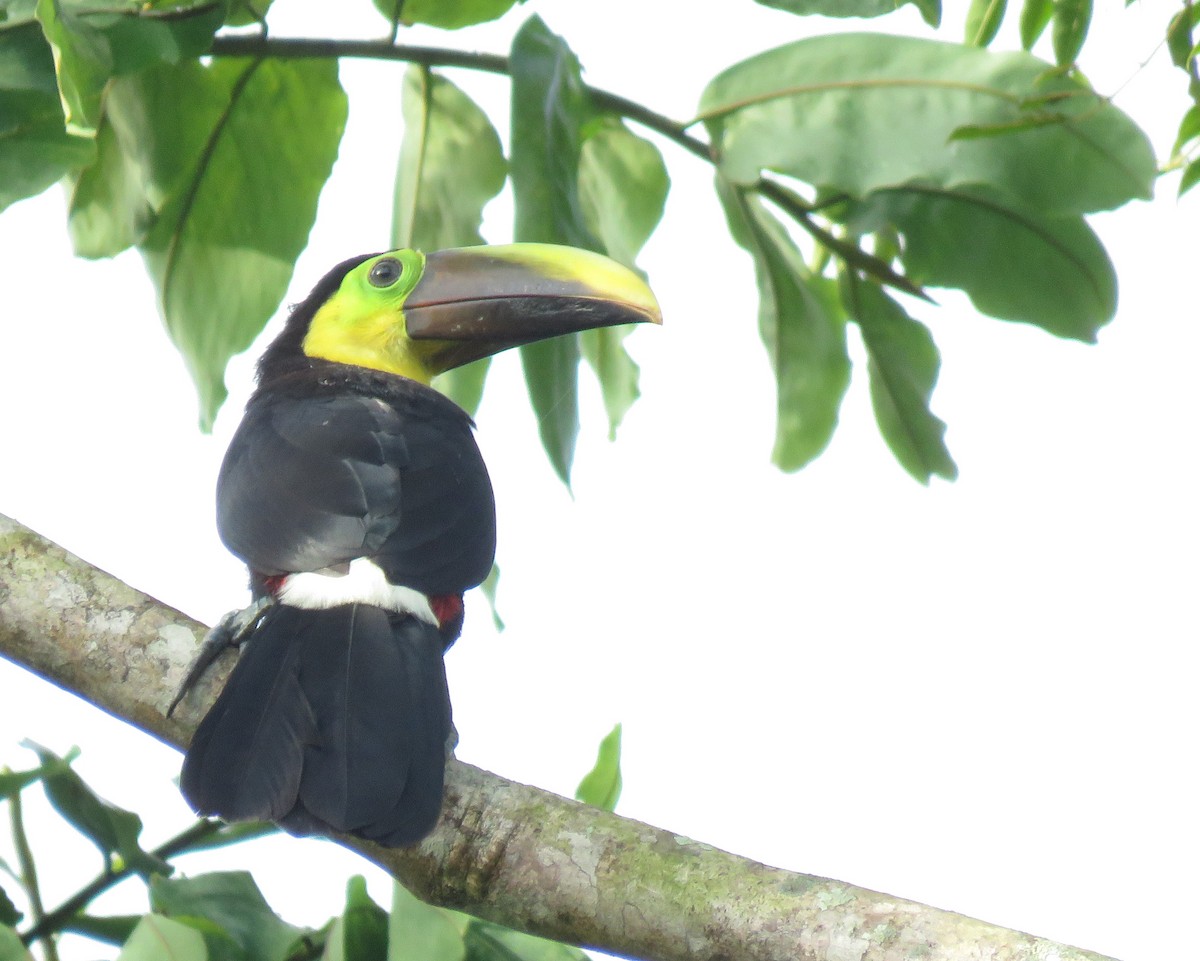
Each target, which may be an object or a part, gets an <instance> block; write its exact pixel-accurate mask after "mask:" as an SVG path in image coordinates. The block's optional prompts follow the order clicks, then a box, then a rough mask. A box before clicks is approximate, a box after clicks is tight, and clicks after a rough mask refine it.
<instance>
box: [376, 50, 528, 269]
mask: <svg viewBox="0 0 1200 961" xmlns="http://www.w3.org/2000/svg"><path fill="white" fill-rule="evenodd" d="M402 105H403V113H404V142H403V144H402V145H401V148H400V163H399V167H398V169H397V171H396V200H395V215H394V217H393V221H392V241H393V246H395V247H415V248H416V249H418V250H426V251H430V250H441V249H443V248H446V247H467V246H471V245H473V244H481V243H483V237H482V236H481V235H480V233H479V226H480V224H481V223H482V221H483V208H484V207H485V206H486V205H487V203H488V201H490V200H491V199H492V198H493V197H495V196H496V194H498V193H499V192H500V189H501V188H502V187H503V186H504V181H505V179H506V177H507V176H508V165H507V163H506V162H505V160H504V152H503V150H502V149H501V146H500V137H499V136H498V135H497V133H496V131H495V128H493V127H492V124H491V121H490V120H488V118H487V114H485V113H484V112H483V111H482V110H480V109H479V107H477V106H476V105H475V103H474V101H472V100H471V98H470V97H468V96H467V95H466V94H465V93H463V92H462V91H461V90H459V89H458V87H456V86H454V84H452V83H451V82H450V81H449V80H446V79H445V78H443V77H440V76H438V75H437V74H434V73H431V72H430V71H429V69H428V68H426V67H420V66H412V67H409V69H408V72H407V73H406V74H405V76H404V91H403V96H402Z"/></svg>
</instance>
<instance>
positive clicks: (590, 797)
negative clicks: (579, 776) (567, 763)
mask: <svg viewBox="0 0 1200 961" xmlns="http://www.w3.org/2000/svg"><path fill="white" fill-rule="evenodd" d="M620 798H621V725H620V724H618V725H616V726H615V727H614V728H613V729H612V730H611V731H609V732H608V734H606V735H605V736H604V739H603V740H602V741H601V742H600V748H599V750H598V751H597V752H596V763H595V764H594V765H592V769H591V770H590V771H588V772H587V774H585V775H584V776H583V780H581V781H580V782H579V786H578V787H577V788H575V800H577V801H582V802H583V803H584V804H590V805H592V806H593V807H598V808H602V809H603V810H605V811H612V810H615V809H616V806H617V801H619V800H620Z"/></svg>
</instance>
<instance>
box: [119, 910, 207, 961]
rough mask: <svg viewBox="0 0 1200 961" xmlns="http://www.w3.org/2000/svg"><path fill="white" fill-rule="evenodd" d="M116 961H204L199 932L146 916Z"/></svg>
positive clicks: (204, 956) (156, 917)
mask: <svg viewBox="0 0 1200 961" xmlns="http://www.w3.org/2000/svg"><path fill="white" fill-rule="evenodd" d="M117 961H208V951H207V950H206V949H205V947H204V938H203V937H202V936H201V935H200V932H199V931H196V930H195V929H193V928H191V927H189V926H188V925H186V924H180V923H179V922H178V921H172V920H171V919H170V918H164V917H160V916H159V915H157V914H147V915H146V916H145V917H144V918H142V920H141V921H140V922H139V923H138V926H137V927H136V928H134V930H133V934H132V935H131V936H130V938H129V940H128V941H126V942H125V947H124V948H123V949H122V950H121V953H120V954H119V955H117Z"/></svg>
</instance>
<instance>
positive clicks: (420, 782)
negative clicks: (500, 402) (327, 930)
mask: <svg viewBox="0 0 1200 961" xmlns="http://www.w3.org/2000/svg"><path fill="white" fill-rule="evenodd" d="M269 356H270V355H269ZM287 366H289V367H290V366H291V365H287ZM273 374H274V372H273V371H272V370H271V369H270V367H268V366H266V365H264V367H263V370H262V375H261V376H262V385H261V386H260V388H259V390H258V391H257V392H256V393H255V394H254V396H253V397H252V398H251V400H250V402H249V404H248V405H247V407H246V414H245V417H244V419H243V421H242V424H241V426H240V427H239V428H238V431H237V433H236V434H235V435H234V438H233V441H232V442H231V444H230V447H229V451H228V453H227V454H226V457H225V462H224V464H223V466H222V469H221V473H220V476H219V479H218V483H217V523H218V528H219V531H220V534H221V537H222V539H223V540H224V541H225V544H226V546H228V547H229V549H230V550H231V551H232V552H233V553H234V554H236V555H237V556H238V557H240V558H242V560H244V561H245V562H246V564H247V565H248V566H249V568H250V572H251V586H252V590H253V591H254V593H255V594H256V596H262V595H264V594H270V595H274V596H276V597H280V596H282V597H284V598H286V597H288V596H289V595H291V594H292V593H293V591H294V590H295V588H294V584H295V582H289V576H290V575H294V574H297V573H304V572H318V571H327V572H329V573H328V574H324V575H321V574H318V575H316V576H317V577H319V578H321V579H322V581H329V582H331V585H332V587H333V588H334V590H336V589H337V587H338V586H339V583H338V582H339V581H341V580H348V579H349V578H350V573H349V570H348V568H349V565H350V564H351V563H358V564H361V563H362V562H363V561H366V562H368V563H369V564H371V565H373V566H374V567H375V568H377V569H378V570H379V571H380V572H382V574H383V578H382V579H379V578H376V581H377V582H378V583H381V584H383V585H384V586H383V590H382V591H378V584H377V593H376V594H375V595H374V596H373V595H372V594H371V593H370V591H364V588H363V586H362V585H361V584H357V585H355V586H354V587H353V588H352V589H353V590H355V591H357V592H358V593H359V595H360V596H365V597H368V598H369V599H372V600H374V601H375V603H374V604H368V603H361V602H353V601H349V598H345V599H344V602H343V603H331V602H330V599H329V598H316V599H307V600H308V601H309V602H310V603H313V604H314V605H316V606H314V607H312V608H303V607H296V606H293V604H288V603H280V604H276V605H274V606H273V607H272V608H271V609H269V611H268V613H267V615H266V617H265V618H264V619H263V621H262V622H261V623H260V624H259V625H258V626H257V627H256V629H255V631H254V632H253V634H252V635H251V636H250V637H249V639H248V640H247V643H246V646H245V653H244V654H243V656H242V657H241V659H240V660H239V662H238V664H237V665H236V667H235V669H234V674H233V676H232V677H231V678H230V681H229V683H228V685H227V686H226V687H225V690H224V691H223V692H222V694H221V697H220V698H219V699H218V701H217V702H216V704H215V705H214V706H213V709H212V710H211V711H210V712H209V714H208V716H207V717H206V718H205V720H204V722H203V724H202V725H201V727H200V729H199V731H198V732H197V736H196V738H195V739H194V740H193V742H192V746H191V748H190V750H189V752H188V757H187V761H186V763H185V765H184V772H183V779H182V782H181V783H182V787H183V790H184V793H185V794H186V795H187V796H188V798H189V800H190V801H191V802H192V804H193V806H194V807H196V808H197V809H198V810H200V811H201V812H202V813H219V814H220V815H221V816H222V817H225V818H226V819H228V820H272V821H277V822H279V823H280V824H281V825H282V826H284V827H285V828H287V829H288V830H291V831H293V832H294V833H302V834H313V833H320V834H328V833H330V832H339V833H350V834H357V835H360V836H362V837H366V838H369V839H371V840H374V841H378V842H380V843H382V844H386V845H393V846H395V845H404V844H410V843H412V842H413V841H415V840H417V839H419V838H420V837H422V836H423V835H424V834H426V833H428V831H429V830H430V829H431V828H432V826H433V824H434V822H435V821H436V818H437V814H438V810H439V808H440V806H441V797H442V778H443V769H444V765H445V752H446V749H447V741H448V739H449V738H450V735H451V730H452V726H451V716H450V699H449V695H448V694H447V691H446V675H445V668H444V665H443V663H442V654H443V652H444V650H445V649H446V648H448V647H449V646H450V645H451V644H452V643H453V642H454V640H455V638H456V637H457V636H458V632H459V629H460V627H461V624H462V595H463V593H464V592H465V591H467V590H469V589H470V588H472V587H474V586H475V585H477V584H478V583H479V582H480V581H482V580H483V579H484V577H486V576H487V573H488V571H489V570H490V569H491V565H492V558H493V555H494V552H495V546H496V525H495V506H494V503H493V499H492V488H491V483H490V481H489V479H488V475H487V470H486V468H485V467H484V464H483V459H482V457H481V456H480V454H479V449H478V447H477V446H476V444H475V439H474V437H473V436H472V432H471V421H470V419H469V418H468V417H467V415H466V414H465V413H464V412H463V411H462V410H461V409H460V408H459V407H457V406H456V405H455V404H454V403H453V402H451V401H449V400H447V399H446V398H445V397H443V396H442V395H441V394H439V393H437V391H435V390H433V389H432V388H429V387H426V386H425V385H423V384H419V383H416V382H415V381H411V380H407V379H404V378H399V377H395V376H393V375H388V374H384V373H382V372H377V371H370V370H367V369H364V368H358V367H353V366H349V365H343V364H335V363H330V362H327V361H319V360H318V361H310V362H309V363H307V364H304V365H302V366H300V367H298V368H295V369H287V367H285V372H284V373H283V374H282V375H281V376H273ZM341 570H345V571H346V573H345V574H344V575H343V577H342V578H339V577H338V573H339V572H340V571H341ZM386 585H393V586H395V587H398V588H407V589H408V591H407V592H405V591H403V590H400V591H395V590H388V588H387V586H386ZM348 586H349V585H348ZM422 595H423V596H422ZM334 599H335V600H336V599H337V595H336V594H335V595H334ZM305 600H306V598H304V597H299V598H296V597H293V603H303V602H305ZM345 601H349V602H345ZM431 614H432V620H433V621H434V622H433V623H430V620H431V617H430V615H431ZM422 615H424V616H422ZM264 692H268V693H266V694H265V696H264ZM251 732H252V733H251Z"/></svg>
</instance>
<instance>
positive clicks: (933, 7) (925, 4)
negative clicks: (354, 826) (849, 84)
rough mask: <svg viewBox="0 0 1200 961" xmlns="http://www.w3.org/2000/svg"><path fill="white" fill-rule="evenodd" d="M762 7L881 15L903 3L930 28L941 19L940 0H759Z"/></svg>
mask: <svg viewBox="0 0 1200 961" xmlns="http://www.w3.org/2000/svg"><path fill="white" fill-rule="evenodd" d="M758 2H759V3H761V4H762V5H763V6H764V7H774V8H775V9H777V10H786V11H788V12H789V13H795V14H799V15H800V16H805V17H807V16H812V15H814V14H815V15H818V16H822V17H882V16H883V15H884V14H887V13H894V12H895V11H896V10H898V9H899V8H900V7H902V6H904V4H905V3H913V4H915V5H916V7H917V9H918V10H920V11H921V16H922V18H923V19H924V20H925V22H926V23H927V24H929V26H931V27H936V26H937V25H938V24H939V23H940V22H941V19H942V5H941V0H758Z"/></svg>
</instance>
